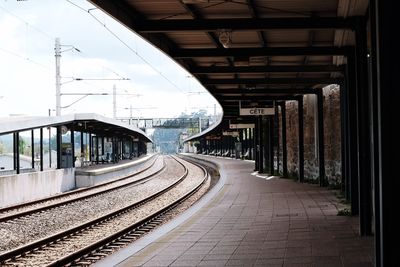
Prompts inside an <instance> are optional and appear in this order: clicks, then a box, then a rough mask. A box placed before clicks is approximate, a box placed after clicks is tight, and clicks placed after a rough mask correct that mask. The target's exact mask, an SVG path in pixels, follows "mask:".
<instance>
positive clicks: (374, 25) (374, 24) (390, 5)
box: [369, 0, 400, 267]
mask: <svg viewBox="0 0 400 267" xmlns="http://www.w3.org/2000/svg"><path fill="white" fill-rule="evenodd" d="M369 10H370V20H371V36H372V37H371V39H372V42H371V46H372V51H371V52H372V53H371V61H372V64H371V72H372V92H371V95H372V109H371V110H372V126H373V138H374V142H373V144H374V146H373V147H372V148H373V153H374V157H373V162H372V166H373V168H374V175H375V176H374V193H375V197H374V200H375V266H376V267H384V266H397V265H398V262H399V245H398V241H399V236H400V228H399V225H400V217H399V216H398V213H397V205H396V203H398V200H399V188H400V180H399V179H398V173H399V167H398V165H399V162H398V161H399V157H398V156H396V155H397V153H398V151H400V142H399V137H398V132H397V131H396V130H395V126H394V124H396V123H397V116H398V114H399V107H398V106H399V103H398V101H399V99H400V91H399V90H398V80H399V73H400V65H399V64H398V63H399V62H400V56H399V53H398V45H397V44H398V40H397V34H395V31H394V28H393V22H395V21H398V2H397V1H382V0H380V1H378V0H377V1H370V6H369ZM393 153H395V154H394V155H393Z"/></svg>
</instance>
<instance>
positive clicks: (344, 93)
mask: <svg viewBox="0 0 400 267" xmlns="http://www.w3.org/2000/svg"><path fill="white" fill-rule="evenodd" d="M348 91H349V90H348V88H347V87H346V86H345V83H341V84H340V128H341V136H340V140H341V173H342V179H341V191H342V192H343V193H344V195H345V197H346V199H347V200H350V179H349V177H350V171H349V170H350V168H349V155H350V149H349V138H348V135H349V124H348V123H349V113H348V97H349V94H348Z"/></svg>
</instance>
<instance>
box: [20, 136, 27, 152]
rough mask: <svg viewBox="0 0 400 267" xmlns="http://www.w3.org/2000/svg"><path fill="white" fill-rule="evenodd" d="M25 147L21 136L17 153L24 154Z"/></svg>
mask: <svg viewBox="0 0 400 267" xmlns="http://www.w3.org/2000/svg"><path fill="white" fill-rule="evenodd" d="M25 147H26V142H25V140H24V139H23V138H20V139H19V154H22V155H23V154H24V151H25Z"/></svg>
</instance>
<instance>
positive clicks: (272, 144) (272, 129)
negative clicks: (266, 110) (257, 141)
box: [268, 116, 275, 175]
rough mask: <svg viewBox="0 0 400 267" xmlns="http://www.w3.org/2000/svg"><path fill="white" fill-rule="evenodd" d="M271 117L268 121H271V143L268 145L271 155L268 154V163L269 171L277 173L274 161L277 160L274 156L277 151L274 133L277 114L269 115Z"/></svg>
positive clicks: (272, 173)
mask: <svg viewBox="0 0 400 267" xmlns="http://www.w3.org/2000/svg"><path fill="white" fill-rule="evenodd" d="M268 117H269V118H268V123H269V127H268V128H269V133H268V135H269V138H268V139H269V140H268V141H269V145H268V147H269V149H268V150H269V156H268V159H269V163H268V165H269V173H270V174H271V175H274V174H275V167H274V161H275V158H274V156H275V151H274V146H275V138H274V137H275V135H274V133H275V127H274V124H275V116H268Z"/></svg>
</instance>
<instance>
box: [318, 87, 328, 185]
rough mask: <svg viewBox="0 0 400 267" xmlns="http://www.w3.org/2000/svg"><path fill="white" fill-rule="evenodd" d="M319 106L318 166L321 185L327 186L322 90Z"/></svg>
mask: <svg viewBox="0 0 400 267" xmlns="http://www.w3.org/2000/svg"><path fill="white" fill-rule="evenodd" d="M317 105H318V115H317V117H318V164H319V185H320V186H327V185H328V182H327V180H326V177H325V142H324V95H323V92H322V89H321V90H318V92H317Z"/></svg>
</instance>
